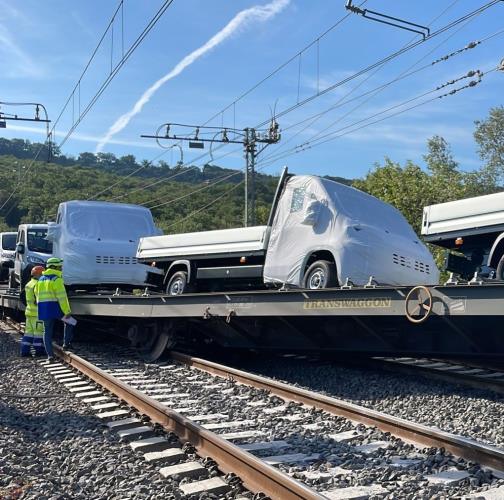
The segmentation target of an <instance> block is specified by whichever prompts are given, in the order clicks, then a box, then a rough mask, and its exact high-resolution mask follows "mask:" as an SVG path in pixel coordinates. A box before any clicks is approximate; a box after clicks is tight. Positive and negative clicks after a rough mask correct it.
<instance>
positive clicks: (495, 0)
mask: <svg viewBox="0 0 504 500" xmlns="http://www.w3.org/2000/svg"><path fill="white" fill-rule="evenodd" d="M498 2H499V0H493V1H491V2H487V3H486V4H485V5H483V6H481V7H480V8H478V9H476V10H473V11H471V12H469V13H468V14H466V15H464V16H462V17H461V18H458V19H455V20H454V21H451V22H450V23H448V24H447V25H445V26H443V27H442V28H440V29H438V30H436V31H434V32H432V33H431V34H430V35H429V36H428V37H426V38H425V40H423V39H422V40H418V41H416V42H413V43H410V44H408V45H406V46H405V47H403V48H402V49H399V50H397V51H395V52H393V53H392V54H390V55H389V56H387V57H385V58H383V59H381V60H379V61H377V62H375V63H373V64H372V65H370V66H368V67H367V68H364V69H362V70H360V71H358V72H357V73H354V74H353V75H351V76H349V77H348V78H346V79H344V80H341V81H340V82H336V83H335V84H333V85H331V86H329V87H327V88H325V89H324V90H322V91H320V92H319V93H317V95H314V96H311V97H309V98H307V99H305V100H303V101H301V102H299V103H298V104H296V105H295V106H294V107H291V108H288V109H287V110H284V111H283V112H282V113H281V114H282V115H284V114H287V112H290V111H292V110H293V109H297V108H298V107H300V106H302V105H304V104H306V103H308V102H310V101H311V100H313V99H315V98H316V97H318V96H319V95H322V94H325V93H327V92H330V91H332V90H334V89H335V88H337V87H338V86H340V85H343V84H344V83H347V82H348V81H351V80H353V79H354V78H356V77H357V76H359V75H362V74H365V73H366V72H368V71H371V70H372V69H374V68H377V67H379V66H381V65H383V64H385V63H386V62H388V61H389V60H391V59H393V58H396V57H398V56H399V55H401V54H402V53H404V52H406V51H407V50H411V49H412V48H414V47H416V46H418V45H420V44H421V43H424V42H426V41H428V40H430V39H432V38H434V37H435V36H438V35H440V34H441V33H444V32H446V31H448V30H449V29H451V28H453V27H454V26H457V25H459V24H461V23H463V22H464V21H467V20H468V19H471V18H472V17H474V16H476V15H479V14H481V13H482V12H484V11H485V10H486V9H488V8H490V7H492V6H493V5H495V4H496V3H498ZM445 11H446V9H445ZM443 12H444V11H443ZM345 18H346V16H345ZM342 20H344V19H341V20H340V22H341V21H342ZM313 43H315V41H314V42H312V44H313ZM298 54H299V52H298V53H297V54H296V55H295V56H293V57H292V58H291V60H289V61H288V62H291V61H292V60H295V59H296V57H297V55H298ZM284 64H286V63H284ZM281 67H282V65H281V66H279V67H278V68H277V69H278V70H280V69H281ZM271 76H272V74H271ZM250 91H252V88H251V89H250ZM245 95H246V93H244V94H243V96H245ZM236 102H237V101H236V100H235V101H234V102H233V103H232V104H231V105H229V106H233V108H234V104H236ZM225 109H228V108H225ZM225 109H224V110H225ZM224 110H221V111H224ZM221 111H220V112H218V113H216V114H215V115H214V116H213V117H211V118H210V119H209V120H207V121H206V122H205V123H209V122H210V121H211V120H212V119H214V118H216V117H218V116H219V115H220V114H221ZM278 116H280V114H276V115H275V117H278ZM267 123H268V120H266V121H264V122H261V123H260V124H258V125H256V126H255V128H260V127H263V126H264V125H266V124H267ZM222 147H223V145H220V146H218V147H217V148H215V150H218V149H220V148H222ZM215 150H214V151H215ZM234 152H236V151H233V152H232V153H234ZM207 155H208V153H204V154H203V155H200V156H199V157H197V158H196V159H193V160H192V161H193V162H194V161H199V160H201V159H203V158H205V157H206V156H207ZM224 156H226V155H224ZM221 158H222V157H221ZM187 165H188V163H186V164H185V165H183V166H187ZM192 168H198V167H192ZM192 168H191V170H192ZM163 181H164V180H163V179H158V180H156V181H154V182H153V183H149V184H147V185H146V186H144V188H143V189H148V188H150V187H152V186H155V185H158V184H159V183H161V182H163ZM141 189H142V188H137V189H136V190H134V191H138V190H141ZM126 196H128V194H125V195H121V196H116V197H114V198H112V200H115V199H121V198H124V197H126Z"/></svg>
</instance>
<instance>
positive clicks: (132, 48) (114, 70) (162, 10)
mask: <svg viewBox="0 0 504 500" xmlns="http://www.w3.org/2000/svg"><path fill="white" fill-rule="evenodd" d="M172 3H173V0H165V1H164V2H163V5H162V6H161V7H160V8H159V10H158V11H157V12H156V14H155V15H154V16H153V17H152V19H151V20H150V21H149V22H148V24H147V26H146V27H145V28H144V29H143V30H142V32H141V33H140V34H139V35H138V37H137V38H136V39H135V41H134V42H133V43H132V44H131V45H130V46H129V48H128V49H127V50H126V52H125V53H124V54H123V56H122V57H121V59H120V60H119V62H118V63H117V64H116V65H115V66H114V67H113V68H112V67H111V71H110V74H109V75H108V76H107V78H106V79H105V81H104V82H103V83H102V84H101V86H100V88H99V89H98V90H97V91H96V93H95V94H94V96H93V97H92V98H91V100H90V101H89V103H88V104H87V106H86V107H85V108H84V110H83V111H82V112H81V113H80V114H79V116H78V118H77V120H76V121H75V123H74V124H73V125H72V127H71V128H70V130H69V131H68V132H67V134H66V135H65V137H64V138H63V140H62V141H61V142H60V144H59V147H62V146H63V144H65V142H66V141H67V140H68V138H69V137H70V136H71V135H72V133H73V132H74V130H75V129H76V128H77V126H78V125H79V123H80V122H81V121H82V120H83V119H84V117H85V116H86V115H87V114H88V113H89V111H90V110H91V108H92V107H93V106H94V104H95V103H96V101H97V100H98V99H99V98H100V96H101V95H102V94H103V92H105V90H106V88H107V87H108V86H109V85H110V83H111V82H112V80H113V79H114V78H115V76H116V75H117V73H119V71H120V70H121V68H122V67H123V66H124V64H125V63H126V61H127V60H128V59H129V58H130V57H131V55H132V54H133V53H134V52H135V50H136V49H137V48H138V47H139V46H140V44H141V43H142V42H143V40H144V39H145V37H146V36H147V35H148V34H149V32H150V31H151V30H152V28H154V26H155V25H156V24H157V22H158V21H159V20H160V19H161V17H162V16H163V14H164V13H165V12H166V10H167V9H168V7H170V5H171V4H172ZM121 4H122V1H121Z"/></svg>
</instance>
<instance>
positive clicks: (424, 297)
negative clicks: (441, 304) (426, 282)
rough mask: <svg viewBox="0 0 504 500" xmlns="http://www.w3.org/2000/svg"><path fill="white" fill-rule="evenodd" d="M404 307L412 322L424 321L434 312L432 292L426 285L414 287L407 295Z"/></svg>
mask: <svg viewBox="0 0 504 500" xmlns="http://www.w3.org/2000/svg"><path fill="white" fill-rule="evenodd" d="M404 309H405V313H406V317H407V318H408V319H409V320H410V321H411V322H412V323H415V324H419V323H423V322H424V321H425V320H426V319H427V318H428V317H429V316H430V315H431V312H432V293H431V292H430V290H429V289H428V288H427V287H426V286H416V287H415V288H412V289H411V290H410V291H409V293H408V295H406V301H405V304H404Z"/></svg>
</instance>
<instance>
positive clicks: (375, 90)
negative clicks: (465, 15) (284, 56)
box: [262, 20, 504, 161]
mask: <svg viewBox="0 0 504 500" xmlns="http://www.w3.org/2000/svg"><path fill="white" fill-rule="evenodd" d="M468 22H470V20H468V21H467V22H466V24H467V23H468ZM466 24H464V25H463V26H461V27H460V28H459V29H458V30H457V31H456V32H454V33H452V34H451V35H450V36H449V37H447V38H446V39H445V40H443V42H441V43H440V44H438V45H437V46H436V47H434V48H433V49H432V50H430V51H429V52H427V54H425V55H424V56H422V57H421V58H420V59H419V60H418V61H416V62H415V63H414V64H413V65H411V66H410V67H409V68H407V69H406V70H405V71H404V72H402V73H401V74H400V75H399V76H397V77H396V78H394V79H392V80H389V81H388V82H386V83H384V84H382V85H379V86H378V87H375V88H373V89H371V90H369V91H366V92H364V93H362V94H360V95H358V96H355V97H352V98H350V99H347V100H341V99H340V100H338V101H337V102H336V103H335V104H333V105H331V106H330V107H329V108H327V109H325V110H323V111H321V112H319V113H316V114H315V115H313V116H311V117H308V118H305V119H303V120H301V121H300V122H297V123H294V124H292V125H289V126H288V127H287V128H284V129H283V132H284V133H285V131H286V130H288V129H290V128H293V127H296V126H297V125H300V124H302V123H304V122H306V121H309V120H310V119H311V118H314V117H317V118H318V117H321V116H323V115H325V114H327V113H328V112H330V111H333V110H334V109H337V108H339V107H342V106H344V105H346V104H348V103H350V102H352V101H356V100H359V99H361V98H362V97H365V96H370V97H369V98H368V99H365V100H364V101H361V102H360V103H359V104H358V105H357V106H355V107H353V108H352V109H351V110H349V111H348V112H347V113H345V114H344V115H342V116H340V117H339V118H338V119H337V120H335V121H333V122H331V123H330V124H329V125H327V126H326V127H324V128H323V129H322V130H321V131H318V132H317V133H315V134H314V135H313V136H312V137H311V138H310V140H315V139H316V138H317V137H319V136H320V135H322V134H324V133H325V132H326V131H327V130H329V129H330V128H332V127H333V126H334V125H336V124H337V123H339V122H341V121H342V120H343V119H345V118H347V117H348V116H349V115H350V114H352V113H353V112H355V111H356V110H357V109H358V108H360V107H362V106H363V105H364V104H366V103H367V102H369V100H370V99H371V98H373V97H375V95H377V94H378V93H379V92H381V91H382V90H384V89H386V88H388V87H389V86H390V85H392V84H393V83H396V82H398V81H400V80H403V79H405V78H409V77H410V76H413V75H415V74H417V73H419V72H421V71H424V70H426V69H429V68H431V67H432V66H434V65H437V64H440V63H444V62H446V61H447V60H449V59H450V58H452V57H455V56H458V55H461V54H463V53H465V52H467V51H468V50H471V49H474V48H476V47H478V46H479V45H482V44H483V43H485V42H487V41H488V40H491V39H492V38H495V37H497V36H500V35H502V34H504V29H500V30H498V31H496V32H494V33H492V34H490V35H487V36H485V37H483V38H481V39H480V40H476V41H473V42H469V43H468V44H466V45H465V46H464V47H461V48H459V49H457V50H455V51H452V52H450V53H449V54H446V55H444V56H442V57H439V58H437V59H436V60H434V61H432V62H430V63H428V64H425V65H423V66H421V67H419V68H417V69H415V70H412V71H409V70H410V69H411V68H413V67H414V66H416V65H417V64H418V63H419V62H421V61H422V60H423V59H425V58H426V57H428V56H429V55H430V54H432V52H434V51H435V50H437V49H438V48H439V46H440V45H441V44H443V43H445V42H446V41H447V40H448V39H449V38H451V37H452V36H454V35H455V34H456V33H457V32H458V31H460V30H461V29H463V28H464V27H465V26H466ZM347 95H348V94H347ZM344 97H345V96H344ZM313 123H314V121H312V122H311V123H310V124H309V125H308V126H312V125H313ZM308 126H306V127H303V128H302V129H301V130H300V131H298V132H297V133H296V134H294V135H293V136H292V137H291V138H289V140H288V141H286V142H292V139H293V138H295V137H296V136H298V135H299V134H300V133H302V132H303V131H304V130H306V128H308ZM286 142H284V145H285V143H286ZM291 150H292V148H289V149H285V148H281V150H280V151H278V150H277V151H276V152H274V153H272V154H270V155H267V156H266V157H264V158H263V159H262V161H268V160H269V159H270V158H272V157H276V156H277V155H278V154H281V153H284V152H286V151H291Z"/></svg>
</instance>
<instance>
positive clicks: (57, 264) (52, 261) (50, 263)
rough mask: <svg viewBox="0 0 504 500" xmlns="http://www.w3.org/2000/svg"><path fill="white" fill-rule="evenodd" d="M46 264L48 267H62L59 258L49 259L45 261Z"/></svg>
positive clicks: (61, 260) (61, 261)
mask: <svg viewBox="0 0 504 500" xmlns="http://www.w3.org/2000/svg"><path fill="white" fill-rule="evenodd" d="M46 264H47V266H48V267H49V266H52V267H61V266H62V265H63V259H60V258H59V257H51V258H50V259H47V262H46Z"/></svg>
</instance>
